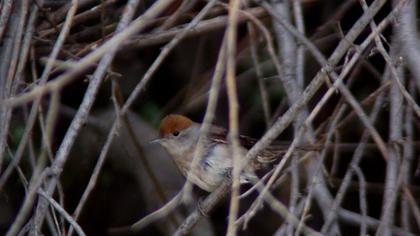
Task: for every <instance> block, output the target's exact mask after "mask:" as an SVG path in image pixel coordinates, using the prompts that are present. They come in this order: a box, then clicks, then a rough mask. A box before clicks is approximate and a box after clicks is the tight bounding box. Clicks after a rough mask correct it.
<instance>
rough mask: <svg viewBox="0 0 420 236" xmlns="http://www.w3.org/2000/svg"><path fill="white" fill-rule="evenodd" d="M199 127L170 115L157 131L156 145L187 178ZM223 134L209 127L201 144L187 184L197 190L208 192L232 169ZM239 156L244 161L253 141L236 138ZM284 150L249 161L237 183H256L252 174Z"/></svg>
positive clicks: (221, 130)
mask: <svg viewBox="0 0 420 236" xmlns="http://www.w3.org/2000/svg"><path fill="white" fill-rule="evenodd" d="M200 127H201V124H199V123H196V122H194V121H192V120H190V119H189V118H187V117H185V116H183V115H177V114H171V115H168V116H166V117H164V118H163V119H162V121H161V123H160V127H159V139H157V140H156V141H158V142H159V143H160V144H161V145H162V146H163V147H164V148H165V149H166V150H167V152H168V153H169V154H170V155H171V156H172V159H173V160H174V162H175V164H176V166H177V167H178V169H179V170H180V172H181V174H182V175H184V176H185V177H187V176H188V172H189V171H190V167H191V163H192V161H193V158H194V151H195V149H196V146H197V142H198V138H199V135H200ZM227 134H228V132H227V130H226V129H224V128H222V127H219V126H215V125H211V126H210V129H209V132H208V135H207V136H206V137H205V139H204V142H203V144H204V145H203V153H202V159H201V160H200V162H199V163H198V165H197V168H194V169H193V170H192V172H191V175H190V177H191V182H192V183H193V184H195V185H197V186H198V187H200V188H201V189H203V190H205V191H207V192H212V191H213V190H215V189H216V188H217V187H218V186H219V185H220V184H221V183H222V181H223V180H224V179H225V178H226V177H227V176H229V175H230V172H231V171H232V168H233V156H232V151H231V147H230V145H229V142H228V141H227ZM239 139H240V143H241V146H240V155H241V157H245V155H246V153H247V152H248V149H250V148H251V147H252V146H253V145H254V144H255V143H256V140H255V139H251V138H249V137H246V136H240V137H239ZM284 151H285V149H284V147H283V148H281V149H279V148H273V147H271V148H268V149H267V150H265V151H263V152H261V153H260V154H259V156H258V157H257V158H256V159H254V160H251V161H250V163H249V164H248V165H247V166H246V167H245V169H244V170H243V171H242V173H241V175H240V182H241V183H248V182H250V181H251V180H257V176H256V175H255V171H257V170H260V169H262V168H264V167H266V166H268V164H269V163H272V162H273V161H275V160H276V159H277V158H278V157H279V156H281V155H283V154H284Z"/></svg>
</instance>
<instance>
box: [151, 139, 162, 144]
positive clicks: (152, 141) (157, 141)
mask: <svg viewBox="0 0 420 236" xmlns="http://www.w3.org/2000/svg"><path fill="white" fill-rule="evenodd" d="M161 141H162V139H160V138H156V139H153V140H151V141H150V144H155V143H160V142H161Z"/></svg>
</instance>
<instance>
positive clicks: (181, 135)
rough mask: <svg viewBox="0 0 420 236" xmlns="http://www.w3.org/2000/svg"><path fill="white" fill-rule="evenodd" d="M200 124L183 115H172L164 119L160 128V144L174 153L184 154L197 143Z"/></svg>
mask: <svg viewBox="0 0 420 236" xmlns="http://www.w3.org/2000/svg"><path fill="white" fill-rule="evenodd" d="M199 132H200V126H199V124H197V123H195V122H193V121H192V120H190V119H189V118H188V117H186V116H183V115H176V114H171V115H168V116H166V117H164V118H163V119H162V121H161V122H160V126H159V139H158V141H159V143H160V144H161V145H162V146H163V147H165V148H166V149H168V151H169V152H170V153H172V152H182V151H185V150H187V149H190V148H191V145H194V144H195V143H196V142H197V138H198V135H199Z"/></svg>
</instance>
